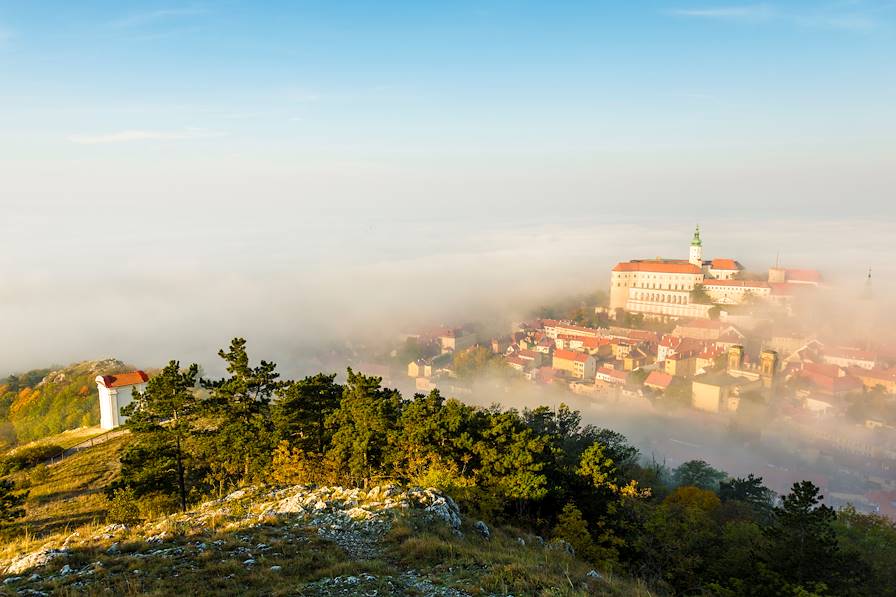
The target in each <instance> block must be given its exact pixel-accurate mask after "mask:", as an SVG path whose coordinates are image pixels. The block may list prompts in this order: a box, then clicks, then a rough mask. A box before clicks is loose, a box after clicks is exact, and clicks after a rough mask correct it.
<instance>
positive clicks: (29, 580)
mask: <svg viewBox="0 0 896 597" xmlns="http://www.w3.org/2000/svg"><path fill="white" fill-rule="evenodd" d="M36 580H40V574H38V573H36V572H35V573H34V574H32V575H31V576H29V577H28V582H34V581H36Z"/></svg>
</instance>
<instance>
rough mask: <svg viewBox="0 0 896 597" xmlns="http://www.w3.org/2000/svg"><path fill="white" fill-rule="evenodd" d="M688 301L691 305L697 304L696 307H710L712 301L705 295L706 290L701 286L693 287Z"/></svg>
mask: <svg viewBox="0 0 896 597" xmlns="http://www.w3.org/2000/svg"><path fill="white" fill-rule="evenodd" d="M690 295H691V296H690V299H691V302H692V303H697V304H698V305H711V304H712V299H711V298H709V295H708V294H707V293H706V289H705V288H703V284H697V285H696V286H694V289H693V290H691V293H690Z"/></svg>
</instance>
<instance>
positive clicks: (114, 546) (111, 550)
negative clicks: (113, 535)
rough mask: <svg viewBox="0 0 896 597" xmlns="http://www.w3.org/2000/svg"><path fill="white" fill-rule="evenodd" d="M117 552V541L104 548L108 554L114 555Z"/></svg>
mask: <svg viewBox="0 0 896 597" xmlns="http://www.w3.org/2000/svg"><path fill="white" fill-rule="evenodd" d="M118 552H119V549H118V542H115V543H113V544H112V545H110V546H109V549H107V550H106V553H107V554H109V555H115V554H117V553H118Z"/></svg>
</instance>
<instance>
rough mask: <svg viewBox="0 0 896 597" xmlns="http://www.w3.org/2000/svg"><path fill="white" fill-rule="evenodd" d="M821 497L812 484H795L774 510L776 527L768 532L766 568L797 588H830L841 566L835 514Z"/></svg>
mask: <svg viewBox="0 0 896 597" xmlns="http://www.w3.org/2000/svg"><path fill="white" fill-rule="evenodd" d="M822 498H823V496H822V495H821V493H820V490H819V489H818V487H816V486H815V485H814V484H813V483H812V482H811V481H801V482H799V483H794V484H793V488H792V489H791V491H790V493H789V494H787V495H786V496H784V497H783V498H782V499H781V505H780V506H779V507H777V508H775V510H774V512H775V523H774V524H773V525H772V526H771V527H770V528H769V529H768V531H767V533H768V537H769V540H770V542H771V546H770V548H769V553H768V564H769V566H770V567H771V568H772V569H773V570H775V571H776V572H778V573H779V574H781V575H782V576H783V577H784V578H785V579H787V580H789V581H791V582H793V583H794V584H796V585H801V586H808V585H809V584H810V583H817V582H824V583H827V584H828V586H829V587H831V588H833V584H835V582H836V581H837V580H838V579H837V576H838V569H839V566H840V564H841V561H840V559H839V549H838V545H837V537H836V534H835V532H834V527H833V524H834V521H835V520H836V518H837V515H836V513H835V512H834V510H833V509H832V508H830V507H828V506H825V505H824V504H822V503H821V500H822Z"/></svg>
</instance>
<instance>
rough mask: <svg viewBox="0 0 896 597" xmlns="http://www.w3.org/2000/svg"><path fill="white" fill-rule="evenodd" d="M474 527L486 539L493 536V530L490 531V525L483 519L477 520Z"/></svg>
mask: <svg viewBox="0 0 896 597" xmlns="http://www.w3.org/2000/svg"><path fill="white" fill-rule="evenodd" d="M473 528H474V529H476V530H477V531H479V534H480V535H482V536H483V537H485V538H486V539H488V538H489V537H490V536H491V531H489V529H488V525H487V524H485V523H484V522H483V521H481V520H477V521H476V522H475V523H473Z"/></svg>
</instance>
